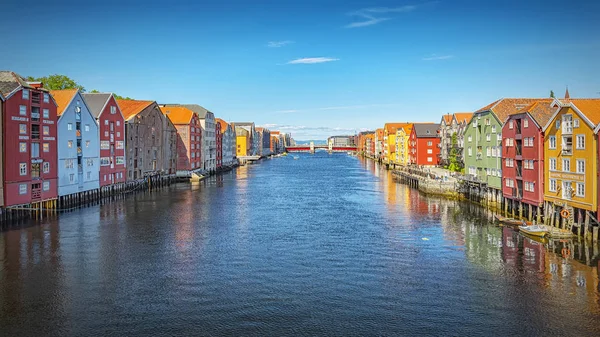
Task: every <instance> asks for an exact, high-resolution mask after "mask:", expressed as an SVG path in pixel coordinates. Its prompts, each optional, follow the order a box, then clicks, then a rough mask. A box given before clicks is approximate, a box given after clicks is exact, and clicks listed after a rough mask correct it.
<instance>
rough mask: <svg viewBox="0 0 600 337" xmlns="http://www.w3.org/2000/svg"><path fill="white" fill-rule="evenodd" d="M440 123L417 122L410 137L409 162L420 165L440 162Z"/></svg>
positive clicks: (431, 164) (433, 164)
mask: <svg viewBox="0 0 600 337" xmlns="http://www.w3.org/2000/svg"><path fill="white" fill-rule="evenodd" d="M439 127H440V125H439V124H433V123H415V124H413V128H412V132H411V134H410V139H409V145H408V149H409V162H410V163H411V164H414V165H419V166H436V165H438V164H439V156H438V154H439V151H440V148H439V146H438V144H439V143H440V138H439V137H438V135H437V132H438V130H439Z"/></svg>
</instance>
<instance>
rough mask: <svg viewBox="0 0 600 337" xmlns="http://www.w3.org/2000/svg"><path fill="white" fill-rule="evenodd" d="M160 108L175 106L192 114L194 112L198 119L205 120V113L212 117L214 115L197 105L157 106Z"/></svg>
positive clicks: (174, 105) (172, 105)
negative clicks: (190, 111)
mask: <svg viewBox="0 0 600 337" xmlns="http://www.w3.org/2000/svg"><path fill="white" fill-rule="evenodd" d="M159 105H160V106H163V107H176V106H182V107H184V108H186V109H190V110H192V111H193V112H195V113H196V114H197V115H198V117H200V119H206V114H207V113H211V114H213V116H214V113H212V111H210V110H207V109H206V108H204V107H202V106H200V105H198V104H159Z"/></svg>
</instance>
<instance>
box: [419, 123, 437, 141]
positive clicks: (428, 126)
mask: <svg viewBox="0 0 600 337" xmlns="http://www.w3.org/2000/svg"><path fill="white" fill-rule="evenodd" d="M439 128H440V125H439V124H433V123H415V124H413V129H414V130H415V135H417V138H431V137H437V136H438V134H437V132H438V129H439Z"/></svg>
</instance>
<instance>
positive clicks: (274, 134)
mask: <svg viewBox="0 0 600 337" xmlns="http://www.w3.org/2000/svg"><path fill="white" fill-rule="evenodd" d="M279 134H280V132H279V131H277V130H275V131H271V136H277V135H279Z"/></svg>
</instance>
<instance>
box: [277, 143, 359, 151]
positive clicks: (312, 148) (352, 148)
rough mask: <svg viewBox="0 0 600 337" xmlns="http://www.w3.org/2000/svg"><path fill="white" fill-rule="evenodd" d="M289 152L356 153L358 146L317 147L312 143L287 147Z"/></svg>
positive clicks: (323, 145)
mask: <svg viewBox="0 0 600 337" xmlns="http://www.w3.org/2000/svg"><path fill="white" fill-rule="evenodd" d="M286 150H287V152H311V153H313V152H315V151H316V150H325V151H328V152H356V146H334V145H333V143H329V144H320V145H315V143H314V142H310V144H309V145H296V146H288V147H286Z"/></svg>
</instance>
